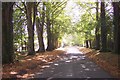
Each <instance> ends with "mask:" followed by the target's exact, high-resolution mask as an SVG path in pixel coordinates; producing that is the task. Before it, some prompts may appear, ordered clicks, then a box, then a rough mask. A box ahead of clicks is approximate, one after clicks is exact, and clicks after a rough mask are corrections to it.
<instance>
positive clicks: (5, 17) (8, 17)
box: [2, 2, 14, 64]
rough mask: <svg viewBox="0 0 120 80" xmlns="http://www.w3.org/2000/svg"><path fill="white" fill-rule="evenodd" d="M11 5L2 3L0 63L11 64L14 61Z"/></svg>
mask: <svg viewBox="0 0 120 80" xmlns="http://www.w3.org/2000/svg"><path fill="white" fill-rule="evenodd" d="M12 15H13V3H11V2H3V3H2V63H3V64H5V63H11V62H13V60H14V49H13V23H12V18H13V16H12Z"/></svg>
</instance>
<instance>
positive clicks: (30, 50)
mask: <svg viewBox="0 0 120 80" xmlns="http://www.w3.org/2000/svg"><path fill="white" fill-rule="evenodd" d="M26 4H27V6H26V8H27V14H26V16H27V30H28V55H33V54H35V50H34V26H33V24H32V2H27V3H26Z"/></svg>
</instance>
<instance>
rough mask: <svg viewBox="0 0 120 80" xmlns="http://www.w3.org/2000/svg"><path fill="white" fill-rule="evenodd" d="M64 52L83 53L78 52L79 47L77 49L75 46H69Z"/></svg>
mask: <svg viewBox="0 0 120 80" xmlns="http://www.w3.org/2000/svg"><path fill="white" fill-rule="evenodd" d="M66 54H83V53H82V52H80V51H79V49H77V48H75V47H70V48H68V49H67V53H66Z"/></svg>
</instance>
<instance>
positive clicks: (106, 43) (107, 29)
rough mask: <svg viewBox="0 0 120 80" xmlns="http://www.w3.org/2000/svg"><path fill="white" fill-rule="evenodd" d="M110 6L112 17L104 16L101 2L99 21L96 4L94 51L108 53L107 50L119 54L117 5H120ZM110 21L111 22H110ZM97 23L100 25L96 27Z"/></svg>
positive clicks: (119, 30) (119, 17)
mask: <svg viewBox="0 0 120 80" xmlns="http://www.w3.org/2000/svg"><path fill="white" fill-rule="evenodd" d="M111 4H112V6H113V16H112V17H111V16H109V15H107V14H106V10H105V9H106V7H105V2H101V5H100V11H101V12H100V19H99V14H98V10H99V8H98V5H99V3H98V2H97V3H96V20H97V26H96V49H101V51H108V49H109V50H110V51H113V52H115V53H118V54H120V50H119V48H120V43H119V41H118V40H119V39H120V35H119V34H120V29H119V26H120V24H119V23H120V11H119V9H120V6H119V5H120V3H119V2H112V3H111ZM112 6H111V7H112ZM110 19H111V20H112V22H111V20H110ZM99 20H100V21H99ZM110 22H111V23H112V24H111V23H110ZM99 23H101V24H100V25H98V24H99ZM99 26H101V27H99ZM112 29H113V31H112ZM99 30H100V34H99ZM97 32H98V33H97ZM99 35H101V38H99V37H100V36H99ZM111 35H113V36H111ZM112 38H113V39H112ZM100 39H101V40H100ZM100 41H101V42H100ZM100 44H101V47H100ZM112 46H113V47H112Z"/></svg>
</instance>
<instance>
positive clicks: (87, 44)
mask: <svg viewBox="0 0 120 80" xmlns="http://www.w3.org/2000/svg"><path fill="white" fill-rule="evenodd" d="M85 43H86V48H89V41H88V40H85Z"/></svg>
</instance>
